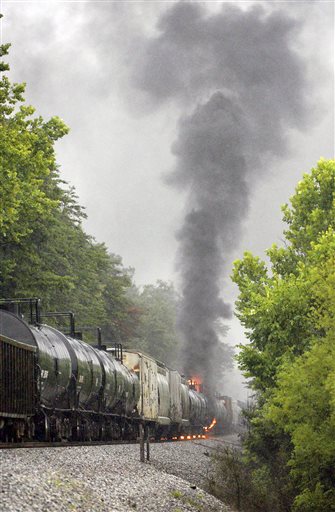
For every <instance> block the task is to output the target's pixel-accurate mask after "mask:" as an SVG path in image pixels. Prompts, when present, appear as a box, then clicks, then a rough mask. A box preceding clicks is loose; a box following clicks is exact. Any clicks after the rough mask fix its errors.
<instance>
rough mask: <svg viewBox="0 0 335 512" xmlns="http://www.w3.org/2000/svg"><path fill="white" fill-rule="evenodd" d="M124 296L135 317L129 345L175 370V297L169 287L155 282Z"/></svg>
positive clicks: (162, 282)
mask: <svg viewBox="0 0 335 512" xmlns="http://www.w3.org/2000/svg"><path fill="white" fill-rule="evenodd" d="M128 296H129V298H131V300H132V301H133V303H134V306H135V308H136V310H137V314H138V315H139V323H138V327H137V330H136V332H134V333H133V336H132V337H131V339H130V343H131V345H132V346H133V347H136V348H138V349H141V350H143V351H144V352H147V353H148V354H151V355H152V356H154V357H156V358H157V359H159V360H160V361H163V362H165V363H167V364H169V365H171V366H173V367H176V366H178V364H177V363H178V353H179V339H178V335H177V332H176V309H177V304H178V296H177V294H176V292H175V290H174V287H173V285H172V284H170V283H165V282H164V281H157V283H156V285H146V286H144V287H143V289H142V290H139V289H137V288H135V287H133V288H132V290H131V293H130V294H129V295H128Z"/></svg>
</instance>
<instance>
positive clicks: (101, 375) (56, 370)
mask: <svg viewBox="0 0 335 512" xmlns="http://www.w3.org/2000/svg"><path fill="white" fill-rule="evenodd" d="M0 332H1V334H2V338H4V337H5V338H7V339H9V340H12V341H14V340H15V341H16V342H19V343H24V344H25V346H29V347H31V348H32V349H33V350H32V352H33V353H34V354H35V364H34V376H33V378H32V384H31V386H32V387H33V389H34V403H35V411H34V412H35V415H34V436H35V437H36V438H40V439H46V440H49V439H50V440H61V439H69V440H71V439H100V438H103V437H105V436H107V437H111V438H118V437H121V436H123V437H124V436H126V435H131V433H132V431H133V428H134V427H133V423H132V421H131V420H132V419H133V417H136V416H137V410H136V407H137V402H138V397H139V382H138V378H137V376H136V375H135V374H134V373H133V372H131V371H130V370H129V369H128V368H127V367H125V366H124V365H123V364H122V363H121V361H118V360H117V359H115V358H113V357H112V356H111V355H109V354H107V353H105V352H103V351H99V350H96V349H95V348H93V347H92V346H90V345H88V344H86V343H84V342H83V341H81V340H77V339H74V338H71V337H69V336H65V335H64V334H63V333H61V332H60V331H58V330H56V329H54V328H53V327H50V326H47V325H41V324H39V325H28V324H27V323H26V322H25V321H24V320H23V319H21V318H20V317H18V316H17V315H15V314H13V313H11V312H8V311H5V310H0ZM26 350H27V349H26ZM18 358H19V355H18V353H13V354H11V355H8V354H7V355H6V358H5V359H4V361H3V365H5V366H6V368H7V370H8V368H10V367H11V365H12V361H13V360H14V364H15V365H17V366H18V367H19V364H20V363H19V359H18ZM7 370H6V371H7ZM10 378H11V380H10V382H9V383H8V385H7V387H6V388H3V389H4V390H3V391H2V393H3V394H8V393H9V394H10V393H13V394H15V393H16V386H17V380H18V374H16V373H14V374H12V375H11V377H10ZM7 413H8V414H9V413H10V412H7ZM14 413H15V411H14V412H12V414H14ZM26 416H27V417H26V422H25V428H24V437H27V436H28V437H29V435H30V431H31V429H29V424H30V421H31V415H29V417H28V415H26ZM21 423H22V422H21ZM14 430H15V432H14V434H13V437H14V438H17V437H19V436H20V434H19V432H21V434H22V426H21V429H20V431H19V430H18V429H17V428H16V427H15V429H14ZM2 431H3V432H2V437H6V436H7V437H8V429H5V430H4V429H2ZM22 437H23V435H22Z"/></svg>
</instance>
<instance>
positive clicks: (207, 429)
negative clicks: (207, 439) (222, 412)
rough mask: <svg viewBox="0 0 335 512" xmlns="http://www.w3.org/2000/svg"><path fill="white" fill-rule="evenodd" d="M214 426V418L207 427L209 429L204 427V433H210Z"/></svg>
mask: <svg viewBox="0 0 335 512" xmlns="http://www.w3.org/2000/svg"><path fill="white" fill-rule="evenodd" d="M215 425H216V418H214V419H213V421H212V423H211V424H210V425H209V427H204V431H205V432H210V431H211V430H212V428H213V427H215Z"/></svg>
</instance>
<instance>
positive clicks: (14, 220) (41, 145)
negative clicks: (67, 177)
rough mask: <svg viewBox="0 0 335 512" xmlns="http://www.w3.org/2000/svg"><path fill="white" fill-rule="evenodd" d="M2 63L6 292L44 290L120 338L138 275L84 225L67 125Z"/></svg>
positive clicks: (47, 304) (54, 303)
mask: <svg viewBox="0 0 335 512" xmlns="http://www.w3.org/2000/svg"><path fill="white" fill-rule="evenodd" d="M8 49H9V45H2V46H1V47H0V56H4V55H6V54H7V53H8ZM0 70H1V71H2V72H3V76H2V78H1V81H0V154H1V162H0V180H1V189H0V203H1V208H0V294H1V296H2V297H31V296H39V297H41V298H42V304H43V306H44V308H45V309H47V310H49V311H50V310H51V311H55V310H58V311H59V310H61V311H64V310H65V311H66V310H73V311H75V313H76V315H77V324H78V325H79V326H87V325H100V326H103V327H104V330H105V332H106V334H108V336H109V337H110V338H111V339H112V340H113V341H114V340H115V339H117V340H122V339H123V335H124V332H123V323H124V321H125V318H127V316H128V309H129V307H130V303H129V300H128V299H127V298H126V290H127V289H128V288H129V286H130V285H131V278H132V274H131V272H130V271H129V270H128V269H124V268H123V267H122V261H121V258H120V257H118V256H115V255H110V254H108V251H107V249H106V247H105V246H104V245H103V244H97V243H96V242H95V241H94V240H93V239H92V238H91V237H90V236H88V235H87V234H86V233H85V232H84V230H83V228H82V221H83V219H84V218H85V214H84V212H83V209H82V208H81V207H80V206H79V205H78V202H77V197H76V196H75V193H74V190H73V189H68V188H67V187H66V184H65V183H64V182H63V181H62V180H61V179H60V177H59V171H58V168H57V165H56V157H55V151H54V143H55V141H56V140H58V139H59V138H61V137H63V136H64V135H65V134H66V133H67V132H68V128H67V127H66V126H65V124H64V123H63V121H61V120H60V119H59V118H57V117H53V118H51V119H50V120H49V121H44V120H43V119H42V118H41V117H34V109H33V108H32V107H30V106H26V105H25V104H24V98H23V94H24V88H25V86H24V84H11V83H10V81H9V79H8V77H7V76H6V75H5V72H6V71H7V70H8V65H7V64H5V63H1V66H0Z"/></svg>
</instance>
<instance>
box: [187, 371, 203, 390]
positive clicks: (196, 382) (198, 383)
mask: <svg viewBox="0 0 335 512" xmlns="http://www.w3.org/2000/svg"><path fill="white" fill-rule="evenodd" d="M188 385H189V386H190V388H191V389H195V391H197V392H198V393H202V388H203V386H202V380H201V378H200V377H199V376H197V375H195V376H194V377H191V378H190V379H188Z"/></svg>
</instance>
